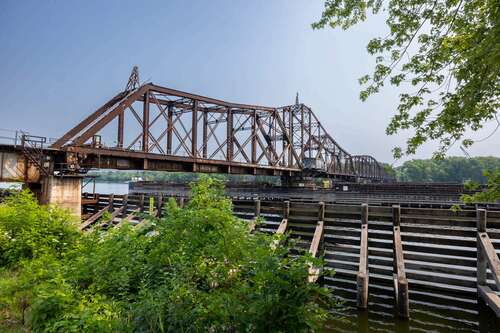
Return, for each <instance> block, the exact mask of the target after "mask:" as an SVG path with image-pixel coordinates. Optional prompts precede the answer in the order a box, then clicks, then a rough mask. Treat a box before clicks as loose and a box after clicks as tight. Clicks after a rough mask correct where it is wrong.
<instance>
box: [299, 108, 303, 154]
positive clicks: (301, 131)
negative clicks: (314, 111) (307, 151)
mask: <svg viewBox="0 0 500 333" xmlns="http://www.w3.org/2000/svg"><path fill="white" fill-rule="evenodd" d="M300 158H301V159H304V105H301V106H300Z"/></svg>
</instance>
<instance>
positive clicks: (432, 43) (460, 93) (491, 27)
mask: <svg viewBox="0 0 500 333" xmlns="http://www.w3.org/2000/svg"><path fill="white" fill-rule="evenodd" d="M369 13H371V14H374V15H375V14H382V13H384V15H387V19H386V24H387V27H388V29H389V33H388V35H387V36H385V37H383V38H382V37H377V38H374V39H372V40H371V41H370V42H369V43H368V46H367V49H368V52H369V53H370V54H371V55H374V56H376V65H375V69H374V71H373V74H371V75H365V76H363V77H362V78H360V80H359V81H360V83H361V84H363V85H365V89H364V90H363V91H361V93H360V98H361V99H362V100H366V99H367V98H368V97H369V96H370V95H372V94H375V93H377V92H379V91H380V89H381V88H382V87H383V86H384V85H385V84H387V83H389V84H390V85H392V86H394V87H402V88H404V90H405V92H404V93H402V94H401V95H400V103H399V106H398V112H397V114H396V115H394V116H393V118H392V120H391V122H390V124H389V125H388V127H387V129H386V132H387V134H389V135H392V134H396V133H398V132H399V131H401V130H406V129H413V131H414V134H413V135H412V136H411V137H410V138H409V139H408V141H407V144H406V148H405V149H403V148H401V147H395V148H394V150H393V153H394V155H395V157H396V158H399V157H401V156H402V155H403V154H414V153H415V151H416V149H417V148H418V147H419V146H421V145H422V144H424V143H425V142H427V141H429V140H438V141H439V142H440V147H439V149H438V151H437V152H436V153H435V155H436V156H437V157H443V156H444V155H445V153H446V151H447V150H448V148H449V147H450V146H451V145H453V144H454V143H455V142H456V141H457V140H460V139H463V136H464V133H465V131H466V130H467V129H471V130H473V131H477V130H479V129H480V128H482V127H483V125H484V123H485V122H487V121H490V120H495V121H496V123H497V124H498V126H497V129H498V127H500V122H499V120H498V118H497V114H498V109H499V104H500V102H499V101H500V99H499V93H500V24H499V22H500V1H499V0H468V1H464V0H386V1H383V0H327V1H325V10H324V12H323V14H322V17H321V19H320V20H319V21H318V22H316V23H314V24H313V25H312V26H313V28H315V29H320V28H324V27H325V26H330V27H332V28H337V27H340V28H342V29H348V28H350V27H352V26H353V25H356V24H357V23H359V22H362V21H364V20H366V19H367V15H368V14H369ZM461 144H462V145H463V146H464V147H468V146H470V145H472V144H473V141H472V140H471V139H467V138H465V139H463V140H462V142H461Z"/></svg>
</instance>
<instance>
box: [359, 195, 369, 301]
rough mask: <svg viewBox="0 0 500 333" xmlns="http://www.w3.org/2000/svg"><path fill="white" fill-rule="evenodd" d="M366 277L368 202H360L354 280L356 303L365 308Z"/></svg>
mask: <svg viewBox="0 0 500 333" xmlns="http://www.w3.org/2000/svg"><path fill="white" fill-rule="evenodd" d="M368 278H369V277H368V204H362V205H361V237H360V250H359V270H358V275H357V281H356V282H357V305H358V308H360V309H366V308H367V306H368Z"/></svg>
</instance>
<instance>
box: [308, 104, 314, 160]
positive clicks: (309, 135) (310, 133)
mask: <svg viewBox="0 0 500 333" xmlns="http://www.w3.org/2000/svg"><path fill="white" fill-rule="evenodd" d="M307 116H308V118H309V122H308V127H307V137H308V142H309V147H308V150H309V158H311V157H312V149H311V145H312V143H313V142H312V138H311V137H312V130H311V126H312V123H311V122H312V120H311V111H307Z"/></svg>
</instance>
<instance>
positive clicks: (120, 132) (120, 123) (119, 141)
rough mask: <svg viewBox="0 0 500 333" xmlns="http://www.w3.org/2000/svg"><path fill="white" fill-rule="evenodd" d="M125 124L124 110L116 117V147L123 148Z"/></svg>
mask: <svg viewBox="0 0 500 333" xmlns="http://www.w3.org/2000/svg"><path fill="white" fill-rule="evenodd" d="M124 123H125V110H124V111H122V112H120V114H119V115H118V134H117V136H116V146H117V147H118V148H123V125H124Z"/></svg>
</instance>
